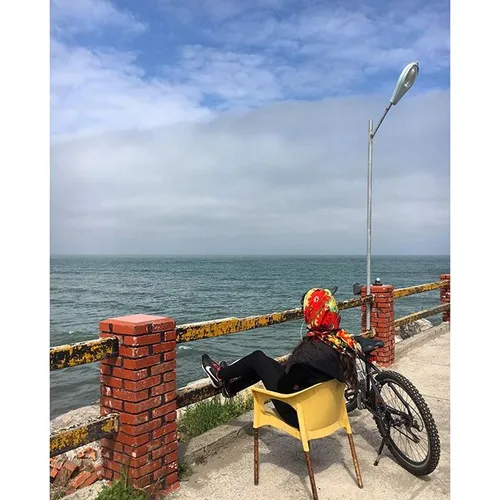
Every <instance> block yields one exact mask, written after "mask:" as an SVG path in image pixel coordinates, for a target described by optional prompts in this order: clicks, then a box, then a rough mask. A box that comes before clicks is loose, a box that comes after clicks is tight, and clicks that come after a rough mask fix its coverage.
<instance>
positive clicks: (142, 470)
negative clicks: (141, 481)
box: [129, 459, 163, 479]
mask: <svg viewBox="0 0 500 500" xmlns="http://www.w3.org/2000/svg"><path fill="white" fill-rule="evenodd" d="M162 465H163V464H162V460H161V459H158V460H153V461H152V462H149V463H148V464H147V465H144V466H143V467H139V468H138V469H130V470H129V476H130V477H131V478H134V479H138V478H140V477H141V476H144V475H145V474H150V473H151V472H154V471H155V470H158V469H159V468H160V467H161V466H162Z"/></svg>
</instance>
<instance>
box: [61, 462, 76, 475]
mask: <svg viewBox="0 0 500 500" xmlns="http://www.w3.org/2000/svg"><path fill="white" fill-rule="evenodd" d="M78 469H79V467H78V465H77V464H75V463H73V462H70V461H69V460H68V461H67V462H66V463H65V464H64V466H63V470H65V471H66V473H67V474H68V477H71V476H72V475H73V473H75V472H76V471H78Z"/></svg>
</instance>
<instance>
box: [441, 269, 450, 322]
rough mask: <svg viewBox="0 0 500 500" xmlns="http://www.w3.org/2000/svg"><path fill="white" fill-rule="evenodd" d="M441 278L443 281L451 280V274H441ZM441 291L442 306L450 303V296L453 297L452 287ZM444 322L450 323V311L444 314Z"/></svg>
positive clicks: (445, 287)
mask: <svg viewBox="0 0 500 500" xmlns="http://www.w3.org/2000/svg"><path fill="white" fill-rule="evenodd" d="M439 278H440V279H441V280H449V279H451V278H450V275H449V274H441V276H440V277H439ZM440 290H441V293H440V295H441V304H446V303H448V302H450V295H451V291H450V285H446V286H443V287H441V288H440ZM443 321H450V311H444V312H443Z"/></svg>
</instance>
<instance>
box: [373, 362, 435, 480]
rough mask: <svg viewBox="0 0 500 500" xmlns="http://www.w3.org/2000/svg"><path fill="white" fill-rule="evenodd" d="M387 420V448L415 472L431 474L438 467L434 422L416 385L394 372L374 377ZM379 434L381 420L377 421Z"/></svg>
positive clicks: (398, 460)
mask: <svg viewBox="0 0 500 500" xmlns="http://www.w3.org/2000/svg"><path fill="white" fill-rule="evenodd" d="M377 381H378V383H379V384H380V395H381V398H382V400H383V402H384V405H385V408H384V410H383V411H385V417H386V418H387V419H388V420H389V422H390V428H389V439H388V447H389V450H390V451H391V453H392V455H393V456H394V458H395V459H396V461H397V462H398V463H399V464H400V465H402V466H403V467H404V468H405V469H407V470H408V471H409V472H411V473H413V474H415V475H426V474H430V473H431V472H432V471H433V470H434V469H435V468H436V466H437V464H438V462H439V456H440V442H439V435H438V431H437V428H436V424H435V422H434V419H433V417H432V415H431V412H430V410H429V408H428V406H427V404H426V403H425V401H424V399H423V397H422V396H421V394H420V393H419V392H418V390H417V389H416V388H415V386H414V385H413V384H412V383H411V382H410V381H409V380H408V379H407V378H405V377H403V376H402V375H401V374H399V373H397V372H391V371H384V372H382V373H381V374H380V375H378V377H377ZM377 425H378V426H379V430H380V432H381V434H382V432H383V430H382V426H383V424H382V423H381V422H377Z"/></svg>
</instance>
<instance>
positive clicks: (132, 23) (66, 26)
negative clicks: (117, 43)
mask: <svg viewBox="0 0 500 500" xmlns="http://www.w3.org/2000/svg"><path fill="white" fill-rule="evenodd" d="M50 17H51V28H52V30H53V31H55V32H56V33H58V34H62V33H64V34H66V35H74V34H76V33H85V32H89V31H94V30H97V29H103V28H108V27H116V28H120V29H123V30H126V31H127V32H129V33H135V34H140V33H143V32H144V31H146V29H147V24H146V23H144V22H142V21H139V20H138V19H137V18H136V17H135V16H134V15H133V14H131V13H130V12H128V11H125V10H118V9H117V8H116V7H115V6H114V5H113V4H112V3H111V2H109V1H108V0H51V2H50Z"/></svg>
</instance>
